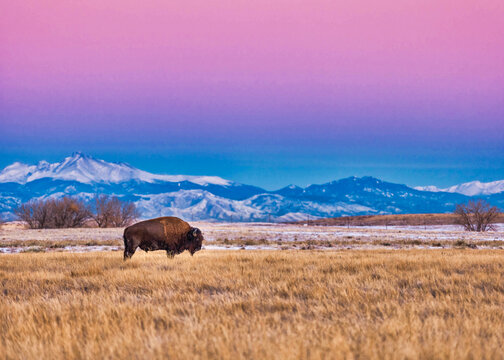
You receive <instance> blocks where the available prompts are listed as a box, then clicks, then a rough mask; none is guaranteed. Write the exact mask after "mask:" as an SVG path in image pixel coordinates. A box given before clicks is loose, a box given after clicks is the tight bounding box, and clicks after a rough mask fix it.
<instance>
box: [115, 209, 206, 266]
mask: <svg viewBox="0 0 504 360" xmlns="http://www.w3.org/2000/svg"><path fill="white" fill-rule="evenodd" d="M123 238H124V260H126V259H129V258H131V257H132V256H133V254H134V253H135V250H136V249H137V248H138V247H139V248H140V249H142V250H144V251H146V252H147V251H154V250H166V254H167V255H168V257H174V256H175V255H176V254H180V253H182V252H184V250H189V252H190V253H191V255H194V253H195V252H196V251H198V250H200V249H201V244H202V242H203V234H202V233H201V231H200V229H198V228H194V227H191V226H190V225H189V224H188V223H186V222H185V221H184V220H181V219H179V218H177V217H171V216H167V217H160V218H157V219H151V220H146V221H141V222H139V223H136V224H134V225H131V226H129V227H127V228H126V229H124V235H123Z"/></svg>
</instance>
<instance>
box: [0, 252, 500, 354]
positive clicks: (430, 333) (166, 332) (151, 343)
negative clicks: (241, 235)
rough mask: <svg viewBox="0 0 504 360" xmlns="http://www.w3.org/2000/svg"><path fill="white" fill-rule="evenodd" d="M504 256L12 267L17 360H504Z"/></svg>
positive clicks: (213, 257)
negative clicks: (276, 359)
mask: <svg viewBox="0 0 504 360" xmlns="http://www.w3.org/2000/svg"><path fill="white" fill-rule="evenodd" d="M503 274H504V252H503V251H502V250H473V249H469V248H466V249H449V250H446V249H444V250H439V251H429V250H419V249H410V250H372V251H369V250H338V251H319V250H308V251H301V250H289V251H267V250H262V251H257V250H252V251H211V250H206V251H205V250H204V251H201V252H198V253H197V254H196V255H195V256H194V257H191V256H189V255H188V254H187V253H184V254H181V255H179V256H176V257H175V258H174V259H168V258H167V257H166V256H165V255H164V254H163V253H162V252H155V253H148V254H145V253H143V252H139V253H137V254H135V256H134V257H133V259H132V260H131V261H128V262H123V261H122V258H121V254H120V253H118V252H94V253H78V254H76V253H58V252H56V253H20V254H4V255H0V284H1V285H0V289H1V290H0V334H1V338H0V357H1V358H5V359H96V358H109V359H113V358H136V359H147V358H152V359H157V358H159V359H160V358H172V359H206V358H208V359H265V358H282V359H329V358H348V359H362V358H389V359H406V358H408V359H417V358H421V359H429V358H446V359H464V358H467V359H476V358H477V359H483V358H485V359H501V358H503V357H504V352H503V350H502V349H503V348H504V337H503V336H502V334H503V333H504V275H503Z"/></svg>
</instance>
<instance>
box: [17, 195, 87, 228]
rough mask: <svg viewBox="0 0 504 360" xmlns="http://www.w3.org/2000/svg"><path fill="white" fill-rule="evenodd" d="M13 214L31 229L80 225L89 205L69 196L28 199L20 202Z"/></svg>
mask: <svg viewBox="0 0 504 360" xmlns="http://www.w3.org/2000/svg"><path fill="white" fill-rule="evenodd" d="M15 214H16V215H17V217H18V218H19V219H20V220H22V221H24V222H26V223H27V224H28V226H29V227H30V228H31V229H49V228H68V227H81V226H83V225H84V223H85V221H86V220H87V219H89V217H90V211H89V207H88V206H87V205H86V204H85V203H84V202H83V201H82V200H78V199H74V198H70V197H63V198H61V199H45V200H42V199H38V200H30V201H28V202H26V203H24V204H21V205H20V206H19V207H18V208H17V209H16V210H15Z"/></svg>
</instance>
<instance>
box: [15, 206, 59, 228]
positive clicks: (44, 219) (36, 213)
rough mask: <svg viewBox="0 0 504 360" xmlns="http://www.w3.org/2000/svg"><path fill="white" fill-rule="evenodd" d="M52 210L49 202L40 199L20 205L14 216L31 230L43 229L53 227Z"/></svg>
mask: <svg viewBox="0 0 504 360" xmlns="http://www.w3.org/2000/svg"><path fill="white" fill-rule="evenodd" d="M52 210H53V209H52V207H51V206H49V203H48V201H47V200H46V201H44V200H41V199H38V200H30V201H28V202H26V203H24V204H21V205H19V206H18V207H17V208H16V209H15V210H14V214H15V215H16V216H17V217H18V218H19V219H20V220H22V221H24V222H26V223H27V224H28V226H29V227H30V228H31V229H43V228H47V227H51V226H50V222H51V221H50V220H51V219H52Z"/></svg>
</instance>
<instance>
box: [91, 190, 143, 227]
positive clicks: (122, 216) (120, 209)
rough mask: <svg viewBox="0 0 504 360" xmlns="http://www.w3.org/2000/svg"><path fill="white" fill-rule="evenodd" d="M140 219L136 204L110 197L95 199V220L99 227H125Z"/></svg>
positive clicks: (101, 196)
mask: <svg viewBox="0 0 504 360" xmlns="http://www.w3.org/2000/svg"><path fill="white" fill-rule="evenodd" d="M139 217H140V214H139V212H138V210H137V208H136V206H135V204H134V203H132V202H130V201H121V200H120V199H119V198H118V197H117V196H109V195H98V196H96V197H95V201H94V213H93V219H94V220H95V221H96V223H97V224H98V226H99V227H124V226H127V225H130V224H131V223H132V222H133V221H134V220H135V219H138V218H139Z"/></svg>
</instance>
